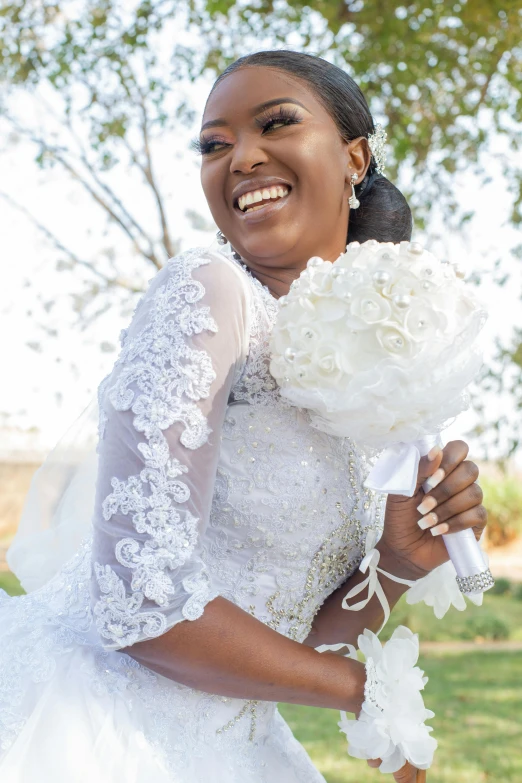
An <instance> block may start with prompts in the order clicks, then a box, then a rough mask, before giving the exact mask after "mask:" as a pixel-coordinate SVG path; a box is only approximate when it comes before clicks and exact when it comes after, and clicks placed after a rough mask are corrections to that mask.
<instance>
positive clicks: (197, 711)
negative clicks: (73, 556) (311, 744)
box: [0, 575, 325, 783]
mask: <svg viewBox="0 0 522 783" xmlns="http://www.w3.org/2000/svg"><path fill="white" fill-rule="evenodd" d="M60 578H61V579H62V582H61V583H60ZM60 578H59V579H58V582H56V580H55V581H54V587H53V586H52V585H51V590H49V586H45V587H44V588H42V589H41V590H38V591H35V592H34V593H30V594H29V595H27V596H20V597H17V598H9V597H8V596H7V595H6V593H4V592H3V591H1V590H0V781H2V783H36V782H38V783H80V782H81V783H87V781H88V782H89V783H325V781H324V778H323V776H322V775H321V774H320V773H319V771H318V770H317V769H316V768H315V767H314V765H313V763H312V761H311V760H310V758H309V756H308V755H307V753H306V751H305V750H304V748H303V747H302V746H301V745H300V743H299V742H298V741H297V740H296V739H295V737H294V736H293V734H292V732H291V730H290V728H289V727H288V725H287V724H286V723H285V721H284V720H283V718H282V717H281V715H280V714H279V712H278V710H277V705H276V704H275V703H273V702H257V703H256V702H247V701H244V700H241V699H232V698H228V697H220V696H216V695H212V694H208V693H204V692H202V691H197V690H195V689H191V688H187V687H185V686H182V685H180V684H178V683H175V682H173V681H171V680H168V679H167V678H164V677H162V676H161V675H157V674H155V673H154V672H151V671H150V670H149V669H147V668H146V667H143V666H141V665H139V664H138V663H136V661H134V659H132V658H131V657H130V656H128V655H126V654H125V653H120V652H107V651H104V650H103V648H101V646H100V645H99V644H98V643H97V641H96V639H97V637H96V635H95V633H94V632H93V628H92V619H91V618H90V614H89V610H88V609H87V608H86V601H87V599H88V596H87V593H86V592H85V587H84V585H82V584H81V583H80V584H79V585H78V584H76V585H74V586H71V583H69V584H67V579H66V576H65V575H62V576H61V577H60Z"/></svg>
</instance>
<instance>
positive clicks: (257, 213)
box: [234, 190, 292, 224]
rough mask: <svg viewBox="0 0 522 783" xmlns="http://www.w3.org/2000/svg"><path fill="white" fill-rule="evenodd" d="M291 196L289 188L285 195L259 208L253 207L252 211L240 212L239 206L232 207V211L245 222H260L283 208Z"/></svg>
mask: <svg viewBox="0 0 522 783" xmlns="http://www.w3.org/2000/svg"><path fill="white" fill-rule="evenodd" d="M247 192H248V191H247ZM291 196H292V191H291V190H290V192H289V193H288V195H287V196H284V197H283V198H278V199H277V201H271V202H269V203H268V204H265V205H264V206H263V207H261V209H255V210H254V211H253V212H242V211H241V210H240V209H239V207H234V211H235V212H237V213H238V216H239V219H240V220H243V221H245V223H249V224H250V223H260V222H261V221H262V220H266V219H267V218H269V217H271V216H272V215H274V214H275V213H276V212H279V211H280V210H281V209H283V208H284V207H285V205H286V202H287V201H288V199H289V198H290V197H291ZM249 206H250V205H249ZM252 206H253V205H252Z"/></svg>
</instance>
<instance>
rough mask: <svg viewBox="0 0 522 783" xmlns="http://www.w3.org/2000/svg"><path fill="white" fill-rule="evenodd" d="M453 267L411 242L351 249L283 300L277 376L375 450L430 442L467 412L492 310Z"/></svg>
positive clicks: (295, 399)
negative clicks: (478, 340)
mask: <svg viewBox="0 0 522 783" xmlns="http://www.w3.org/2000/svg"><path fill="white" fill-rule="evenodd" d="M461 277H462V273H461V272H460V271H459V270H458V269H457V268H455V267H454V266H453V265H451V264H448V263H442V262H440V261H438V260H437V259H436V258H435V256H434V255H432V253H429V252H428V251H426V250H423V248H422V247H421V246H420V245H418V244H417V243H415V242H411V243H410V242H401V243H400V244H393V243H391V242H382V243H379V242H377V241H375V240H368V241H367V242H365V243H364V244H362V245H360V244H359V243H358V242H352V243H350V244H349V245H348V247H347V248H346V253H344V254H342V255H341V256H340V257H339V258H338V259H337V261H335V262H334V263H330V262H329V261H323V259H321V258H319V257H313V258H311V259H310V260H309V261H308V265H307V268H306V269H305V270H304V271H303V272H302V273H301V276H300V277H299V279H298V280H296V281H294V283H293V284H292V286H291V288H290V291H289V293H288V295H287V296H285V297H281V299H280V300H279V303H280V312H279V315H278V318H277V322H276V325H275V328H274V330H273V332H272V343H271V350H272V359H271V364H270V372H271V373H272V375H273V376H274V378H275V379H276V380H277V382H278V383H279V385H280V387H281V394H282V395H283V396H284V397H286V398H287V399H288V400H289V401H290V402H292V403H294V404H296V405H298V406H300V407H304V408H308V409H310V412H311V416H312V422H313V424H314V425H315V426H316V427H318V428H319V429H322V430H325V431H328V432H330V433H331V434H333V435H344V436H349V437H351V438H353V439H354V440H355V441H357V442H359V443H360V444H361V446H367V447H370V448H372V447H373V448H374V449H377V450H381V449H384V448H386V447H387V446H392V445H395V444H397V443H399V442H411V441H416V440H419V439H421V438H423V437H426V436H427V437H432V436H433V434H434V433H437V432H440V431H441V430H442V429H443V428H444V427H445V426H447V424H448V423H449V421H450V420H451V419H452V418H454V417H455V416H456V415H457V414H458V413H460V412H461V411H463V410H465V409H466V407H467V405H468V397H467V394H466V393H465V388H466V386H467V385H468V384H469V383H470V381H471V380H472V379H473V378H474V377H475V375H476V373H477V370H478V369H479V367H480V365H481V358H480V355H479V353H478V351H477V350H476V348H475V346H474V340H475V337H476V336H477V333H478V332H479V330H480V328H481V327H482V325H483V323H484V321H485V317H486V315H485V312H484V310H483V308H482V307H481V306H480V305H479V304H478V302H477V301H476V299H475V297H474V296H472V294H471V292H470V291H469V290H468V287H467V286H466V285H465V284H464V283H463V281H462V279H461Z"/></svg>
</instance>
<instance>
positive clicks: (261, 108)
mask: <svg viewBox="0 0 522 783" xmlns="http://www.w3.org/2000/svg"><path fill="white" fill-rule="evenodd" d="M280 103H295V104H297V106H301V107H302V108H303V109H306V111H308V109H307V108H306V106H305V105H304V103H301V101H298V100H296V98H274V99H273V100H271V101H265V102H264V103H260V104H258V106H254V108H253V109H251V110H250V116H251V117H254V116H255V115H256V114H259V112H261V111H264V110H265V109H269V108H270V107H271V106H278V105H279V104H280ZM223 125H227V122H226V121H225V120H224V119H221V118H220V119H217V120H209V121H208V122H205V123H204V124H203V125H202V126H201V131H204V130H206V129H207V128H217V127H221V126H223Z"/></svg>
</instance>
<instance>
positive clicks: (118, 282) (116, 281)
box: [0, 190, 142, 293]
mask: <svg viewBox="0 0 522 783" xmlns="http://www.w3.org/2000/svg"><path fill="white" fill-rule="evenodd" d="M0 198H3V199H4V200H5V201H7V203H8V204H9V205H10V206H12V207H13V208H14V209H17V210H18V211H19V212H21V213H22V214H23V215H25V216H26V217H27V218H28V219H29V220H30V221H31V223H32V224H33V225H34V226H36V228H37V229H38V230H39V231H41V232H42V233H43V234H44V235H45V236H46V237H47V239H49V240H50V242H51V243H52V244H53V245H54V246H55V247H56V248H57V249H58V250H60V251H61V252H62V253H65V255H66V256H67V257H68V258H69V259H70V260H71V261H73V262H74V263H75V264H78V266H82V267H84V268H85V269H88V270H89V272H90V273H91V274H93V275H94V276H95V277H97V278H99V279H100V280H103V282H104V283H105V286H106V287H107V288H114V287H120V288H124V289H126V290H127V291H131V292H132V293H142V289H141V288H137V287H136V286H134V285H132V284H131V283H129V282H128V281H127V280H124V279H123V278H121V277H112V278H111V277H107V276H106V275H104V274H103V272H100V271H99V269H96V267H95V265H94V264H93V263H92V262H91V261H86V260H85V259H83V258H80V257H79V256H78V255H76V253H75V252H74V251H73V250H71V249H70V248H68V247H66V246H65V245H64V244H63V243H62V242H61V241H60V240H59V239H58V237H57V236H56V235H55V234H53V232H52V231H50V230H49V229H48V228H47V227H46V226H44V225H43V223H40V221H39V220H38V218H36V217H35V216H34V215H33V214H31V212H29V210H28V209H26V208H25V207H24V206H22V204H19V203H18V202H17V201H15V199H13V198H12V197H11V196H10V195H9V194H8V193H5V192H4V191H1V190H0Z"/></svg>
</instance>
